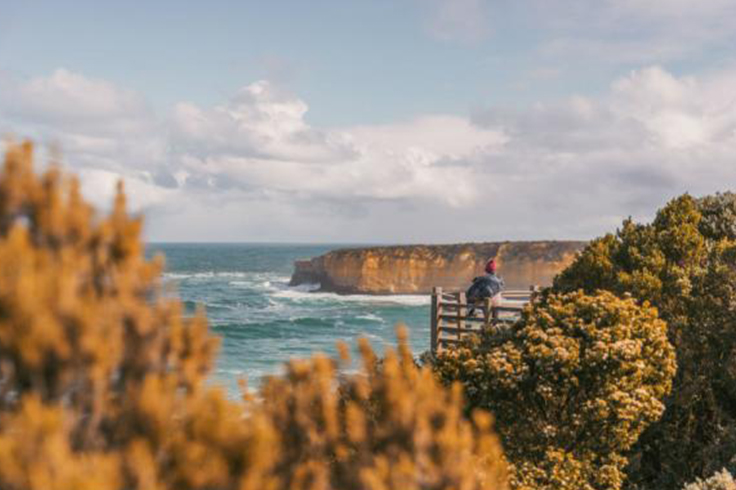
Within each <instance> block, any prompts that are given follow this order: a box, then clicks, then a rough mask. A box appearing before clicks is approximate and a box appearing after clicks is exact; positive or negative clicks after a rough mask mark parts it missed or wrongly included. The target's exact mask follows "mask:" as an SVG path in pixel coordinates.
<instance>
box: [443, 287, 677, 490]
mask: <svg viewBox="0 0 736 490" xmlns="http://www.w3.org/2000/svg"><path fill="white" fill-rule="evenodd" d="M434 369H435V371H436V372H437V373H438V375H439V376H440V378H441V379H443V380H444V381H445V382H448V383H449V382H457V381H459V382H460V383H462V384H463V386H464V388H465V393H466V397H467V399H468V404H469V406H470V407H481V408H485V409H488V410H490V411H491V412H493V413H494V414H495V415H496V418H497V427H498V431H499V433H500V435H501V437H502V440H503V444H504V448H505V451H506V455H507V457H508V459H509V461H510V463H511V464H512V470H513V476H512V483H513V487H514V488H516V489H545V490H547V489H548V490H553V489H570V490H573V489H591V490H592V489H596V490H604V489H617V488H620V487H621V485H622V483H623V481H624V478H625V475H624V472H623V470H624V467H625V466H626V464H627V458H626V452H627V451H628V450H629V449H630V448H631V446H632V445H633V444H634V443H635V442H636V440H637V438H638V437H639V435H640V434H641V433H642V431H643V430H644V429H645V428H646V427H647V425H649V424H650V423H652V422H653V421H655V420H657V419H658V418H659V417H660V415H661V414H662V411H663V410H664V404H663V402H662V400H663V399H664V397H665V396H666V395H667V394H668V393H669V391H670V387H671V382H672V378H673V376H674V373H675V355H674V349H673V347H672V346H671V344H670V343H669V342H668V340H667V329H666V325H665V323H664V322H663V321H661V320H660V319H659V318H658V317H657V312H656V310H655V309H654V308H651V307H649V306H647V305H644V306H639V305H637V304H636V302H635V301H634V300H633V299H620V298H617V297H616V296H614V295H613V294H611V293H605V292H604V293H600V294H597V295H592V296H588V295H586V294H584V293H582V292H574V293H569V294H561V295H557V294H547V295H544V296H543V297H542V298H541V299H539V300H537V301H536V302H534V303H532V304H531V305H530V306H529V307H528V308H527V309H526V310H525V311H524V313H523V315H522V318H521V320H520V321H519V322H517V323H516V324H514V325H513V326H512V327H510V329H509V330H508V331H506V332H503V331H502V332H498V331H497V330H496V329H489V330H487V331H485V332H484V334H483V335H481V336H478V337H475V338H471V339H469V340H468V341H467V342H466V343H465V344H464V345H461V346H460V347H458V348H456V349H448V350H446V351H443V353H442V354H440V355H439V356H438V357H437V359H436V361H435V364H434Z"/></svg>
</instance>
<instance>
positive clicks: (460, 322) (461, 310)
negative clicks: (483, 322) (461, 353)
mask: <svg viewBox="0 0 736 490" xmlns="http://www.w3.org/2000/svg"><path fill="white" fill-rule="evenodd" d="M457 305H458V306H457V340H458V342H460V340H462V338H463V330H464V329H465V316H466V315H467V313H468V308H467V305H468V300H467V298H466V297H465V293H458V294H457Z"/></svg>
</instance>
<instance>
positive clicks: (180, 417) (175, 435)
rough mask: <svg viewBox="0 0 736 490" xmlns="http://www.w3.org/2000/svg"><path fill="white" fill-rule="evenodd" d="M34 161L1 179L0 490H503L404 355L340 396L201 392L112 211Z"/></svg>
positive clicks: (480, 424)
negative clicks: (96, 206)
mask: <svg viewBox="0 0 736 490" xmlns="http://www.w3.org/2000/svg"><path fill="white" fill-rule="evenodd" d="M32 161H33V156H32V149H31V146H30V145H29V144H25V145H22V146H12V147H11V148H10V150H9V152H8V153H7V155H6V159H5V166H4V170H3V172H2V174H1V175H0V488H2V489H3V490H25V489H29V490H30V489H33V490H49V489H74V490H85V489H88V490H107V489H121V490H122V489H125V490H135V489H141V490H143V489H145V490H166V489H177V490H187V489H203V490H204V489H207V490H212V489H238V490H248V489H252V490H280V489H304V490H308V489H314V490H317V489H320V490H330V489H337V488H340V489H422V490H424V489H427V490H429V489H463V490H465V489H467V490H474V489H503V488H505V463H504V460H503V457H502V455H501V450H500V446H499V442H498V440H497V438H496V436H495V435H494V433H493V431H492V429H491V427H490V425H491V423H490V419H489V416H488V415H487V414H485V415H484V414H482V413H478V414H476V415H475V417H474V418H473V419H472V422H471V421H468V420H466V419H464V417H462V414H463V402H462V399H461V396H460V394H459V391H458V389H457V388H455V389H454V390H446V389H444V388H443V387H441V386H440V385H439V384H438V383H437V382H436V381H434V380H433V379H432V376H431V375H430V374H429V373H428V372H426V371H422V370H419V369H417V368H416V367H415V366H414V364H413V362H408V361H407V359H406V351H405V350H403V351H401V352H402V353H401V354H395V353H391V352H389V354H388V355H387V357H386V359H385V361H384V362H383V363H382V364H381V366H380V369H378V368H377V367H376V364H375V362H374V361H373V359H374V355H373V354H372V352H371V351H370V349H368V348H367V347H364V358H365V369H364V371H363V372H362V373H361V374H356V375H351V376H346V377H344V378H340V377H338V376H337V374H336V370H335V366H334V363H332V362H331V361H328V360H326V359H322V358H315V359H314V360H311V361H302V362H292V363H291V364H290V365H289V368H288V373H287V375H286V376H285V377H283V378H274V379H272V380H270V381H268V382H266V383H265V384H264V387H263V388H262V391H261V393H260V396H257V397H255V398H256V399H258V400H261V401H254V400H248V401H242V402H236V401H231V400H228V399H227V397H226V396H225V395H224V393H223V392H222V390H221V389H218V388H214V387H211V386H209V385H208V384H206V383H205V380H206V377H207V374H208V372H209V369H210V366H211V363H212V361H213V358H214V355H215V351H216V344H217V342H216V340H215V338H214V337H212V336H211V335H210V334H209V332H208V327H207V322H206V319H205V317H204V315H203V314H202V313H201V312H200V313H198V314H196V315H195V316H193V317H191V318H184V317H183V315H182V308H181V304H180V303H179V301H178V300H176V299H173V298H172V297H171V295H169V294H165V291H164V290H163V289H162V285H161V284H160V279H159V278H160V271H161V261H160V260H154V261H147V260H146V259H145V256H144V253H143V245H142V243H141V241H140V229H141V222H140V220H138V219H133V218H130V217H129V216H128V215H127V213H126V210H125V198H124V196H123V193H122V192H119V193H118V196H117V199H116V202H115V206H114V209H113V211H112V213H111V214H110V216H109V217H107V218H104V219H103V218H99V217H97V216H96V215H95V213H94V211H93V209H92V208H91V207H90V206H88V205H87V204H86V203H85V202H84V201H83V199H82V197H81V196H80V194H79V190H78V185H77V183H76V181H75V180H73V179H67V178H65V177H64V176H62V175H61V174H60V173H59V172H58V171H55V170H51V171H49V172H47V173H46V174H44V175H43V176H41V177H38V176H37V175H36V174H35V173H34V172H33V169H32Z"/></svg>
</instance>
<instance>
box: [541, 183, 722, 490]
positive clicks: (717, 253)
mask: <svg viewBox="0 0 736 490" xmlns="http://www.w3.org/2000/svg"><path fill="white" fill-rule="evenodd" d="M554 289H555V290H556V291H561V292H564V291H574V290H577V289H583V290H585V291H587V292H589V293H592V292H594V291H597V290H608V291H612V292H614V293H616V294H617V295H619V296H623V295H624V294H631V295H633V296H634V297H635V298H637V299H638V300H639V301H641V302H649V303H651V304H652V305H653V306H655V307H656V308H657V309H658V310H659V314H660V317H661V318H662V319H663V320H665V321H666V322H667V324H668V336H669V338H670V341H671V342H672V344H673V345H674V346H675V348H676V352H677V364H678V371H677V375H676V378H675V381H674V384H673V390H672V395H671V396H670V397H669V398H668V399H667V400H666V407H667V408H666V410H665V413H664V415H663V417H662V419H661V420H660V421H658V422H656V423H655V424H653V425H652V426H651V427H650V428H649V429H648V430H647V431H646V432H645V433H644V434H643V435H642V437H641V439H640V441H639V443H638V444H637V445H636V447H635V448H634V450H633V451H634V453H633V455H632V457H631V460H632V464H631V467H630V468H629V470H628V473H629V480H630V481H631V483H632V486H633V485H636V486H637V487H640V488H652V489H660V488H679V487H681V486H682V485H684V484H685V483H686V482H688V481H693V480H694V479H695V478H703V477H705V476H707V475H710V474H712V473H713V472H714V471H717V470H718V469H720V468H722V467H723V466H724V465H725V464H726V463H728V461H729V460H730V459H731V458H732V457H733V456H734V454H736V409H734V407H736V196H735V195H734V194H717V195H715V196H709V197H705V198H702V199H694V198H692V197H690V196H688V195H684V196H681V197H679V198H677V199H674V200H672V201H671V202H670V203H668V204H667V205H666V206H665V207H664V208H663V209H661V210H660V211H659V212H658V213H657V216H656V218H655V219H654V221H653V222H652V223H651V224H646V225H645V224H636V223H633V222H632V221H631V220H627V221H625V222H624V224H623V226H622V228H621V229H620V230H618V232H617V233H616V234H610V235H607V236H605V237H603V238H600V239H598V240H595V241H593V242H592V243H591V244H590V245H589V246H588V247H587V248H586V249H585V250H584V251H583V252H582V253H581V254H580V256H579V257H578V258H577V260H576V261H575V262H574V263H573V264H572V265H571V266H570V267H569V268H568V269H567V270H565V271H564V272H563V273H562V274H561V275H560V276H559V277H558V278H557V279H556V281H555V285H554Z"/></svg>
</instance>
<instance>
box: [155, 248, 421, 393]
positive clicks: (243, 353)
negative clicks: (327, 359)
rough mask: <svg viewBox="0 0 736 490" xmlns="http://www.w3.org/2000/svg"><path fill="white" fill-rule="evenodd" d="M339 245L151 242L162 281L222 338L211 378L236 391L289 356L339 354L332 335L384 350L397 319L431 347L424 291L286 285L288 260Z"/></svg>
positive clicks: (275, 370) (415, 340)
mask: <svg viewBox="0 0 736 490" xmlns="http://www.w3.org/2000/svg"><path fill="white" fill-rule="evenodd" d="M341 247H342V246H338V245H283V244H181V243H177V244H149V245H148V246H147V253H148V254H149V256H152V255H154V254H156V253H159V252H160V253H163V254H164V255H165V256H166V269H165V272H164V282H165V283H166V284H167V286H172V285H173V286H174V287H175V288H176V291H177V293H178V295H179V297H180V298H181V299H182V301H183V303H184V305H185V307H186V310H187V312H189V313H192V312H194V311H195V309H196V307H197V305H202V306H204V307H205V309H206V312H207V317H208V319H209V322H210V328H211V330H212V332H213V333H214V334H215V335H217V336H219V337H220V338H221V339H222V340H221V346H220V354H219V357H218V360H217V363H216V367H215V370H214V373H213V375H212V380H211V381H212V382H213V383H220V384H222V385H224V386H225V387H226V388H227V390H228V392H229V393H231V394H233V395H237V393H238V379H239V378H243V377H245V378H247V381H248V385H249V386H250V387H257V386H258V385H259V383H260V382H261V381H262V379H263V377H264V376H267V375H272V374H279V373H280V372H283V371H282V370H283V365H284V363H285V362H286V361H287V360H288V359H290V358H307V357H310V356H311V355H312V354H315V353H317V352H322V353H326V354H327V355H330V356H336V355H337V349H336V348H335V343H336V342H338V341H345V342H347V343H348V344H349V345H350V346H351V348H352V349H353V351H354V352H357V351H356V350H355V348H356V346H357V340H358V339H359V338H360V337H365V338H367V339H368V340H369V341H370V342H371V344H372V345H373V347H374V348H375V349H376V350H378V351H383V349H384V348H385V346H386V345H395V344H396V335H395V326H396V325H397V324H399V323H402V324H404V325H406V326H407V328H408V330H409V340H410V344H411V348H412V350H413V351H414V352H415V353H416V354H420V353H421V352H424V351H425V350H427V349H428V348H429V304H430V299H429V296H369V295H348V296H343V295H337V294H333V293H320V292H315V291H314V290H315V289H316V288H317V287H318V285H310V286H307V287H305V286H299V287H293V288H292V287H289V285H288V284H289V279H290V277H291V273H292V272H293V264H294V261H295V260H297V259H307V258H311V257H315V256H317V255H320V254H323V253H325V252H327V251H329V250H334V249H336V248H341Z"/></svg>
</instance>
